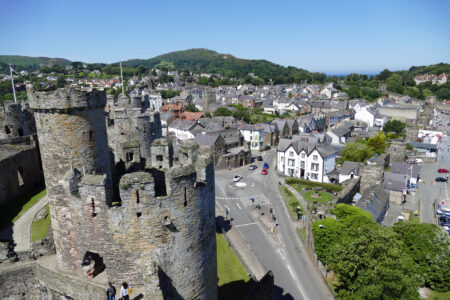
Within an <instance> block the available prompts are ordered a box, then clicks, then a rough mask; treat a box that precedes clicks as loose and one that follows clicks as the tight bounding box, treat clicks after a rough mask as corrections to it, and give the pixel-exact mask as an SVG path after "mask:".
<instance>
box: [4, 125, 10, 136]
mask: <svg viewBox="0 0 450 300" xmlns="http://www.w3.org/2000/svg"><path fill="white" fill-rule="evenodd" d="M5 133H6V134H11V129H9V126H8V125H5Z"/></svg>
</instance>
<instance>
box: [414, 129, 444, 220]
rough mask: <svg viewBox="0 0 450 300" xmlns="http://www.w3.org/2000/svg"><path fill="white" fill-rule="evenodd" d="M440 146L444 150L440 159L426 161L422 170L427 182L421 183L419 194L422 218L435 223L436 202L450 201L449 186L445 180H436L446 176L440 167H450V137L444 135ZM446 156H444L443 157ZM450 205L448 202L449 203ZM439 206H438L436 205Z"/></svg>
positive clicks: (439, 155) (439, 156) (439, 154)
mask: <svg viewBox="0 0 450 300" xmlns="http://www.w3.org/2000/svg"><path fill="white" fill-rule="evenodd" d="M439 147H443V150H442V151H439V153H438V159H437V161H436V162H434V163H424V164H423V165H422V170H421V172H420V177H421V179H423V180H425V183H420V184H419V189H418V196H419V199H420V205H421V210H422V213H421V218H422V222H424V223H433V222H434V215H435V213H436V210H435V207H434V202H435V201H436V203H438V202H439V203H441V202H442V201H443V200H444V201H447V202H448V201H450V199H449V192H450V191H449V186H448V183H445V182H435V183H434V184H431V181H434V180H435V179H436V177H444V178H445V175H446V174H444V173H441V174H439V173H438V172H437V170H438V169H440V168H444V169H450V152H448V150H447V149H448V148H450V137H448V136H447V137H444V138H443V140H442V143H440V146H439ZM442 156H444V158H442ZM447 205H448V204H447ZM436 208H437V207H436Z"/></svg>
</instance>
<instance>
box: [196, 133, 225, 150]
mask: <svg viewBox="0 0 450 300" xmlns="http://www.w3.org/2000/svg"><path fill="white" fill-rule="evenodd" d="M219 137H220V134H211V135H209V134H208V135H207V134H197V135H196V136H195V138H193V141H194V142H196V143H197V144H198V145H199V146H203V145H205V146H208V147H212V146H214V143H215V142H216V141H217V139H218V138H219Z"/></svg>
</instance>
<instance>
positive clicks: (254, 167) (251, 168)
mask: <svg viewBox="0 0 450 300" xmlns="http://www.w3.org/2000/svg"><path fill="white" fill-rule="evenodd" d="M256 168H257V166H256V165H250V166H248V169H249V170H254V169H256Z"/></svg>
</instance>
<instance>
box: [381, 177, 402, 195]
mask: <svg viewBox="0 0 450 300" xmlns="http://www.w3.org/2000/svg"><path fill="white" fill-rule="evenodd" d="M407 181H408V176H407V175H402V174H395V173H391V172H385V173H384V177H383V183H382V184H381V186H382V187H383V188H385V189H387V190H390V191H397V192H403V190H404V189H405V188H406V185H407Z"/></svg>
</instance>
